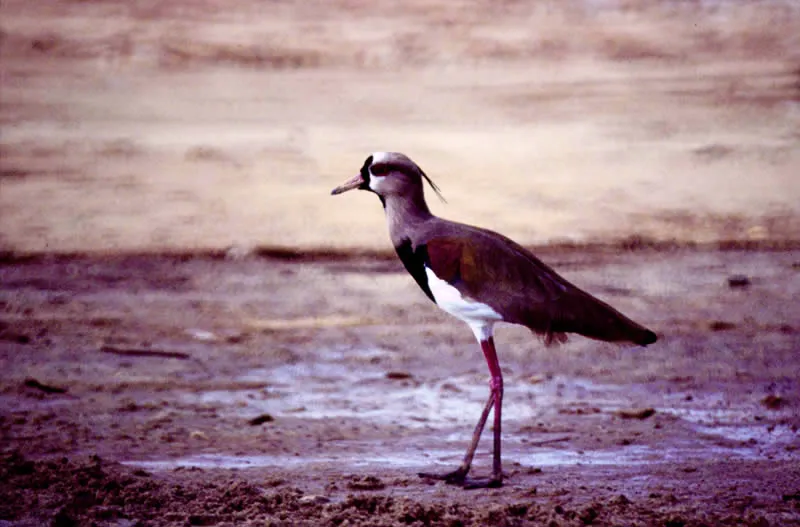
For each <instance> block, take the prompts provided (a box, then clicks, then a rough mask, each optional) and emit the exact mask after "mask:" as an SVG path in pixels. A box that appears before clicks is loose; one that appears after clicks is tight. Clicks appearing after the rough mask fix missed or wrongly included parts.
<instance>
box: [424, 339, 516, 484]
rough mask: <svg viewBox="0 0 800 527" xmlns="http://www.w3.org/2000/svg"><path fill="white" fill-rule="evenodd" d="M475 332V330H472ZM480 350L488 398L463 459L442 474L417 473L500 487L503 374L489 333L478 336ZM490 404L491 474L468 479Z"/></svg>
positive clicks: (446, 479)
mask: <svg viewBox="0 0 800 527" xmlns="http://www.w3.org/2000/svg"><path fill="white" fill-rule="evenodd" d="M476 334H477V332H476ZM479 340H480V344H481V350H482V351H483V354H484V356H485V357H486V362H487V364H488V365H489V373H490V374H491V380H490V382H489V388H490V392H489V399H488V400H487V401H486V405H485V406H484V407H483V411H482V412H481V417H480V419H479V420H478V424H477V425H476V426H475V431H474V432H473V434H472V441H471V442H470V444H469V447H468V448H467V452H466V454H465V455H464V460H463V461H462V463H461V465H460V466H459V467H458V468H457V469H456V470H454V471H452V472H447V473H445V474H435V473H428V472H420V474H419V476H420V477H423V478H430V479H440V480H444V481H446V482H447V483H452V484H458V485H463V486H464V487H465V488H470V489H475V488H486V487H501V486H502V485H503V469H502V464H501V457H500V445H501V422H502V419H501V416H502V406H503V374H502V372H501V371H500V363H499V361H498V360H497V351H496V350H495V347H494V339H493V338H492V336H491V335H481V336H480V337H479ZM492 407H494V445H493V446H494V451H493V458H492V475H491V477H490V478H489V479H488V480H477V479H475V480H471V479H467V474H468V473H469V470H470V468H471V466H472V459H473V457H474V456H475V450H476V449H477V447H478V441H479V440H480V438H481V434H482V433H483V429H484V427H485V426H486V420H487V419H488V418H489V412H490V411H491V410H492Z"/></svg>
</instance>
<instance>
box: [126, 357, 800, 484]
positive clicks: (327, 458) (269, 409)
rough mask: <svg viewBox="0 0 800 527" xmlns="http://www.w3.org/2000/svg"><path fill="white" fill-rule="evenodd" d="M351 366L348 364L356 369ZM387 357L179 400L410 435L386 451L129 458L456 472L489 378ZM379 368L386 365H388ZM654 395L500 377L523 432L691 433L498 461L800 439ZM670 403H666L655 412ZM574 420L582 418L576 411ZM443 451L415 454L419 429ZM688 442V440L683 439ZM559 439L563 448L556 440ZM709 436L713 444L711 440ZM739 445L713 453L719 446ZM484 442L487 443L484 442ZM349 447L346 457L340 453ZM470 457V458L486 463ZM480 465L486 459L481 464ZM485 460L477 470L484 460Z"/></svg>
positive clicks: (509, 442) (526, 448) (537, 463)
mask: <svg viewBox="0 0 800 527" xmlns="http://www.w3.org/2000/svg"><path fill="white" fill-rule="evenodd" d="M354 357H355V365H354V363H353V360H354ZM390 357H391V353H390V352H386V351H382V350H380V349H366V350H361V352H357V351H353V350H327V351H322V352H321V353H320V355H319V358H318V360H316V361H313V362H310V361H304V362H298V363H294V364H286V365H283V366H280V367H278V368H274V369H269V370H268V369H259V370H252V371H250V372H248V373H246V374H245V375H243V376H242V377H240V379H239V380H243V381H248V382H253V381H256V382H259V381H263V382H264V385H265V386H266V387H267V388H265V389H263V390H253V389H249V390H233V391H207V392H201V393H191V394H186V395H185V397H186V398H187V399H189V400H190V401H191V402H200V403H205V404H214V405H222V406H225V407H227V408H228V411H229V412H232V413H237V414H240V415H241V416H242V417H243V418H249V417H252V416H255V415H259V414H262V413H269V414H271V415H274V416H281V415H284V416H292V417H294V418H300V419H331V418H333V419H343V418H345V419H353V420H361V421H366V422H370V423H374V424H389V423H391V424H400V425H403V427H405V428H406V429H407V430H411V431H415V432H413V433H411V434H408V435H407V436H406V437H404V438H398V439H397V440H396V441H394V442H393V444H391V445H387V444H386V443H385V442H383V441H379V440H376V441H368V442H364V441H362V442H353V441H337V442H336V446H335V449H336V453H330V452H323V453H318V454H311V455H309V456H292V455H228V454H224V453H219V454H200V455H194V456H188V457H182V458H176V459H163V460H150V461H129V462H128V464H132V465H137V466H142V467H144V468H148V469H151V470H169V469H173V468H177V467H200V468H221V469H243V468H259V467H281V468H292V467H295V466H303V467H308V466H315V465H317V466H331V465H336V464H341V465H343V466H347V467H375V468H376V469H377V468H379V467H394V468H415V469H423V468H425V467H426V466H430V464H431V463H433V464H435V465H441V466H442V467H446V466H451V465H457V464H458V463H459V462H460V460H461V456H462V455H463V449H464V448H465V446H466V444H467V442H468V440H469V436H470V434H471V432H472V427H473V426H474V424H475V420H476V419H477V416H478V415H479V414H480V412H481V409H482V407H483V404H484V402H485V400H486V397H487V396H488V387H487V382H486V381H487V379H486V376H482V375H477V374H464V375H461V376H456V377H450V378H447V379H445V380H439V379H435V380H428V381H420V380H417V379H415V378H414V377H411V376H409V377H408V378H405V377H403V376H399V377H398V378H395V379H390V378H387V375H386V371H387V365H386V363H387V358H390ZM388 362H391V361H390V360H388ZM679 397H681V396H680V395H676V396H675V398H673V399H672V400H670V399H671V398H670V397H669V396H667V397H665V396H664V394H661V393H656V392H654V391H653V389H652V388H648V387H645V386H615V385H601V384H597V383H593V382H592V381H589V380H586V379H576V378H566V377H555V378H552V379H548V380H546V381H542V382H530V379H529V378H526V377H525V376H524V375H515V374H514V373H511V374H509V375H507V382H506V393H505V399H504V422H507V423H509V424H511V425H512V426H513V425H514V424H516V425H520V424H524V425H529V424H530V423H532V422H536V421H541V422H548V421H551V420H554V419H556V418H557V417H556V414H557V413H558V412H559V411H563V410H567V412H566V413H568V414H570V413H572V412H573V411H575V410H576V409H577V410H580V409H583V410H586V409H590V411H589V412H588V413H589V414H600V415H601V416H602V418H604V419H611V417H610V416H612V415H614V414H616V412H618V411H619V410H620V409H626V408H635V407H641V406H642V405H651V406H653V407H655V408H656V415H672V416H675V417H677V418H678V419H680V420H681V421H683V422H684V423H687V424H689V427H690V430H692V431H694V433H695V435H693V436H691V435H690V437H684V438H683V439H680V440H678V441H673V442H672V443H670V444H659V445H658V446H657V447H655V446H648V445H627V446H619V447H614V448H610V449H603V450H585V451H579V450H575V448H574V447H571V446H570V444H569V439H570V438H569V437H564V436H563V434H562V435H561V436H558V435H557V434H556V435H554V436H553V437H551V438H550V440H552V442H557V443H558V444H555V445H547V446H541V445H540V446H536V445H532V444H530V443H526V442H525V441H524V440H523V439H524V438H523V437H520V436H515V435H514V434H506V436H505V437H504V443H503V444H504V457H505V458H506V459H508V460H514V461H515V462H518V463H521V464H522V465H524V466H531V467H547V466H569V465H572V466H580V465H586V466H606V465H608V466H611V465H618V466H635V465H646V464H657V463H663V462H684V461H687V460H693V459H694V460H698V459H704V460H708V459H720V458H721V459H725V458H731V457H738V458H744V459H764V458H765V456H770V457H774V456H777V457H785V456H789V455H790V452H791V449H790V448H788V446H787V445H790V444H793V443H797V442H798V434H797V431H795V430H792V429H791V428H790V427H788V426H785V425H776V426H768V425H767V424H766V423H758V422H754V420H753V416H754V415H756V414H757V413H758V410H759V408H758V407H757V405H755V406H754V405H753V404H751V403H747V404H746V403H743V402H742V403H737V404H734V403H732V402H731V401H728V400H726V399H725V397H724V396H723V395H721V394H717V393H708V394H696V396H695V398H694V399H693V400H691V401H689V402H687V400H685V399H681V398H679ZM665 402H667V403H668V404H666V405H665V404H664V403H665ZM578 415H581V414H578ZM426 429H427V430H429V431H430V432H429V433H430V434H435V435H436V436H437V437H438V440H437V443H438V444H439V445H444V446H443V448H438V449H430V448H427V447H426V448H422V447H421V445H422V444H425V443H428V444H430V442H429V441H420V438H421V435H420V434H423V435H424V434H425V433H426V432H425V430H426ZM689 433H690V434H691V432H689ZM561 437H564V439H563V440H562V439H560V438H561ZM715 438H717V439H715ZM718 438H722V439H725V440H733V441H736V442H737V443H738V444H727V445H720V444H718V443H719V439H718ZM485 441H487V439H486V438H484V442H485ZM348 447H352V452H357V454H349V453H348V452H347V450H350V448H348ZM485 454H486V453H485V452H482V451H479V455H478V457H479V458H480V457H481V456H483V455H485ZM484 461H485V460H484ZM484 461H482V462H484Z"/></svg>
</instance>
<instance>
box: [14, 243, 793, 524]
mask: <svg viewBox="0 0 800 527" xmlns="http://www.w3.org/2000/svg"><path fill="white" fill-rule="evenodd" d="M539 252H540V254H541V255H542V256H543V257H544V258H545V259H546V260H547V261H549V262H550V263H552V264H554V265H556V266H557V267H558V268H559V269H561V270H562V271H563V272H564V274H565V275H566V276H567V277H569V278H570V279H572V280H573V281H575V282H577V283H580V284H582V285H583V286H584V287H586V288H587V289H589V290H590V291H593V292H594V293H596V294H598V295H600V296H601V297H602V298H604V299H606V300H608V301H610V302H612V303H613V304H615V305H617V306H618V307H620V308H621V309H622V310H623V311H625V312H627V313H629V314H630V315H631V316H633V317H634V318H636V319H638V320H642V321H644V322H646V323H647V324H648V325H650V326H651V327H652V328H653V329H654V330H656V331H657V332H658V333H659V335H661V339H660V340H659V342H658V343H657V344H655V345H653V346H650V347H648V348H646V349H633V348H618V347H615V346H611V345H607V344H602V343H596V342H592V341H588V340H585V339H581V338H578V337H576V338H573V339H572V341H571V342H569V343H567V344H565V345H563V346H561V347H558V348H549V349H548V348H545V347H544V346H543V345H541V343H539V342H538V341H536V339H534V338H533V337H532V336H531V335H530V334H528V333H527V331H520V330H519V329H518V328H514V327H512V326H508V327H501V328H500V329H499V331H498V337H497V340H498V346H499V352H500V354H501V364H502V366H503V371H504V374H505V377H506V387H507V388H506V398H505V408H506V411H505V414H504V418H505V419H504V455H503V456H504V463H505V465H504V470H505V472H506V475H507V481H506V485H505V487H504V488H502V489H497V490H476V491H466V490H463V489H460V488H457V487H452V486H447V485H445V484H442V483H436V484H432V483H430V482H426V481H423V480H421V479H419V478H418V477H417V476H416V473H417V472H418V471H421V470H427V469H431V468H438V469H445V468H449V467H454V466H456V465H457V464H458V462H459V460H460V456H461V455H462V453H463V450H464V449H465V447H466V443H467V440H468V437H469V434H470V433H471V430H472V427H473V426H474V422H475V421H476V420H477V417H478V414H479V413H480V408H481V406H482V403H483V401H484V400H485V397H486V393H487V390H488V385H487V381H488V375H487V372H486V367H485V365H484V364H483V358H482V356H481V354H480V351H479V349H478V347H477V346H476V344H475V343H474V342H473V340H472V339H473V337H472V335H471V332H470V331H469V330H468V328H467V327H466V326H464V325H463V324H461V323H460V322H458V321H456V320H452V319H450V318H449V317H448V316H447V315H444V314H442V313H440V312H439V311H438V310H437V309H436V308H435V306H433V305H432V304H431V303H430V302H429V301H428V300H427V298H425V296H424V295H423V294H422V293H421V292H420V291H418V290H417V288H416V286H415V285H414V284H413V283H412V282H411V279H410V278H409V277H407V276H406V274H405V270H403V269H402V266H401V264H400V263H399V262H396V261H394V259H393V258H389V257H388V256H390V255H382V254H375V255H370V256H368V257H360V258H359V257H345V256H342V255H335V254H328V255H323V254H318V255H316V256H315V257H314V258H315V260H313V261H312V260H309V259H307V258H302V257H299V256H298V255H295V256H293V257H291V258H290V257H289V256H290V255H286V254H284V255H282V257H281V258H278V257H276V256H275V255H268V254H251V255H249V256H246V257H244V258H242V257H238V258H237V259H230V258H229V257H227V258H226V257H225V255H224V254H223V253H219V254H210V253H209V254H205V255H199V254H196V255H184V256H158V255H140V256H134V255H131V256H125V257H122V256H119V257H113V256H109V257H86V256H71V257H67V256H65V257H33V258H28V259H9V260H6V261H4V262H3V265H2V267H0V278H1V280H0V283H2V288H0V301H1V302H2V307H3V315H2V322H1V323H2V341H1V342H0V350H1V352H2V362H3V364H2V367H3V371H4V374H3V379H2V409H3V411H2V429H3V456H4V460H3V465H2V471H3V477H2V493H3V495H5V496H6V499H5V500H4V502H3V504H2V505H0V515H2V519H3V521H4V522H5V523H4V525H42V524H48V523H52V524H53V525H76V524H77V525H89V524H97V525H186V524H190V525H242V524H244V525H264V524H275V525H292V524H300V525H405V524H417V525H485V524H488V525H537V524H552V525H581V524H597V525H727V524H729V525H740V524H744V525H796V524H798V523H800V494H798V493H799V492H800V456H798V448H800V433H798V427H799V426H800V418H799V417H798V415H800V383H799V382H798V379H800V361H799V360H798V354H797V350H798V349H800V335H799V334H798V327H797V318H796V305H795V303H796V298H797V296H798V294H800V278H799V277H798V273H799V272H800V271H799V270H798V268H799V267H800V252H798V251H797V250H782V251H769V250H736V249H729V250H715V249H697V248H695V249H672V250H666V249H663V248H662V249H661V250H659V249H656V248H639V249H634V250H631V249H630V248H628V249H625V248H621V247H596V248H580V249H569V248H561V249H558V248H552V247H551V248H543V249H542V250H540V251H539ZM737 275H742V276H746V277H748V279H749V282H750V283H749V285H737V284H739V282H737V280H736V277H737ZM731 277H733V278H734V280H733V287H732V286H731V284H730V283H729V279H730V278H731ZM488 437H489V435H488V434H487V438H484V441H483V442H482V443H481V446H480V449H479V454H478V457H477V459H476V463H475V467H474V469H473V470H474V471H475V473H476V474H478V475H481V474H487V473H488V470H489V466H490V458H489V449H490V441H489V440H488Z"/></svg>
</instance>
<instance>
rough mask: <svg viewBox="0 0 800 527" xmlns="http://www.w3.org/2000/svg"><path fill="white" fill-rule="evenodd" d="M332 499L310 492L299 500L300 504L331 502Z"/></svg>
mask: <svg viewBox="0 0 800 527" xmlns="http://www.w3.org/2000/svg"><path fill="white" fill-rule="evenodd" d="M330 501H331V500H330V499H329V498H327V497H325V496H320V495H317V494H308V495H306V496H303V497H301V498H300V499H299V500H297V502H298V503H299V504H300V505H322V504H323V503H329V502H330Z"/></svg>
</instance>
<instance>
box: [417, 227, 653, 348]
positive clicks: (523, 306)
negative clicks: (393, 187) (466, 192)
mask: <svg viewBox="0 0 800 527" xmlns="http://www.w3.org/2000/svg"><path fill="white" fill-rule="evenodd" d="M425 249H426V252H427V254H426V257H427V258H426V262H425V265H427V266H428V267H430V269H431V270H432V271H433V272H434V273H436V276H438V277H439V278H440V279H442V280H445V281H447V282H448V283H449V284H450V285H452V286H453V287H455V288H456V289H458V290H459V292H461V294H462V295H464V296H465V297H468V298H472V299H474V300H477V301H479V302H483V303H485V304H488V305H489V306H491V307H492V308H493V309H495V310H496V311H497V312H499V313H501V314H502V315H503V318H504V320H505V321H507V322H512V323H515V324H521V325H524V326H527V327H528V328H530V329H531V330H532V331H534V332H535V333H537V334H539V335H542V336H543V338H544V340H545V342H546V343H548V344H550V343H552V342H556V341H557V342H563V341H564V340H566V333H578V334H581V335H584V336H586V337H590V338H594V339H599V340H606V341H631V342H635V343H637V344H642V345H646V344H650V343H652V342H655V334H653V333H652V332H651V331H649V330H647V329H646V328H644V327H642V326H640V325H639V324H637V323H635V322H633V321H632V320H630V319H629V318H627V317H625V316H624V315H623V314H622V313H620V312H619V311H617V310H615V309H614V308H612V307H611V306H609V305H608V304H606V303H604V302H602V301H600V300H598V299H597V298H595V297H593V296H592V295H590V294H588V293H586V292H584V291H582V290H581V289H579V288H578V287H576V286H574V285H573V284H571V283H570V282H568V281H567V280H565V279H564V278H562V277H561V276H559V275H558V273H556V272H555V271H554V270H552V269H551V268H550V267H548V266H547V265H545V264H544V263H543V262H541V261H540V260H539V259H538V258H536V257H535V256H534V255H533V254H532V253H531V252H530V251H528V250H526V249H525V248H523V247H522V246H520V245H519V244H517V243H515V242H514V241H512V240H510V239H508V238H506V237H505V236H502V235H500V234H497V233H494V232H491V231H486V230H482V229H471V231H470V233H469V236H459V235H449V236H441V237H436V238H433V239H431V240H428V242H427V243H426V244H425Z"/></svg>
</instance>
